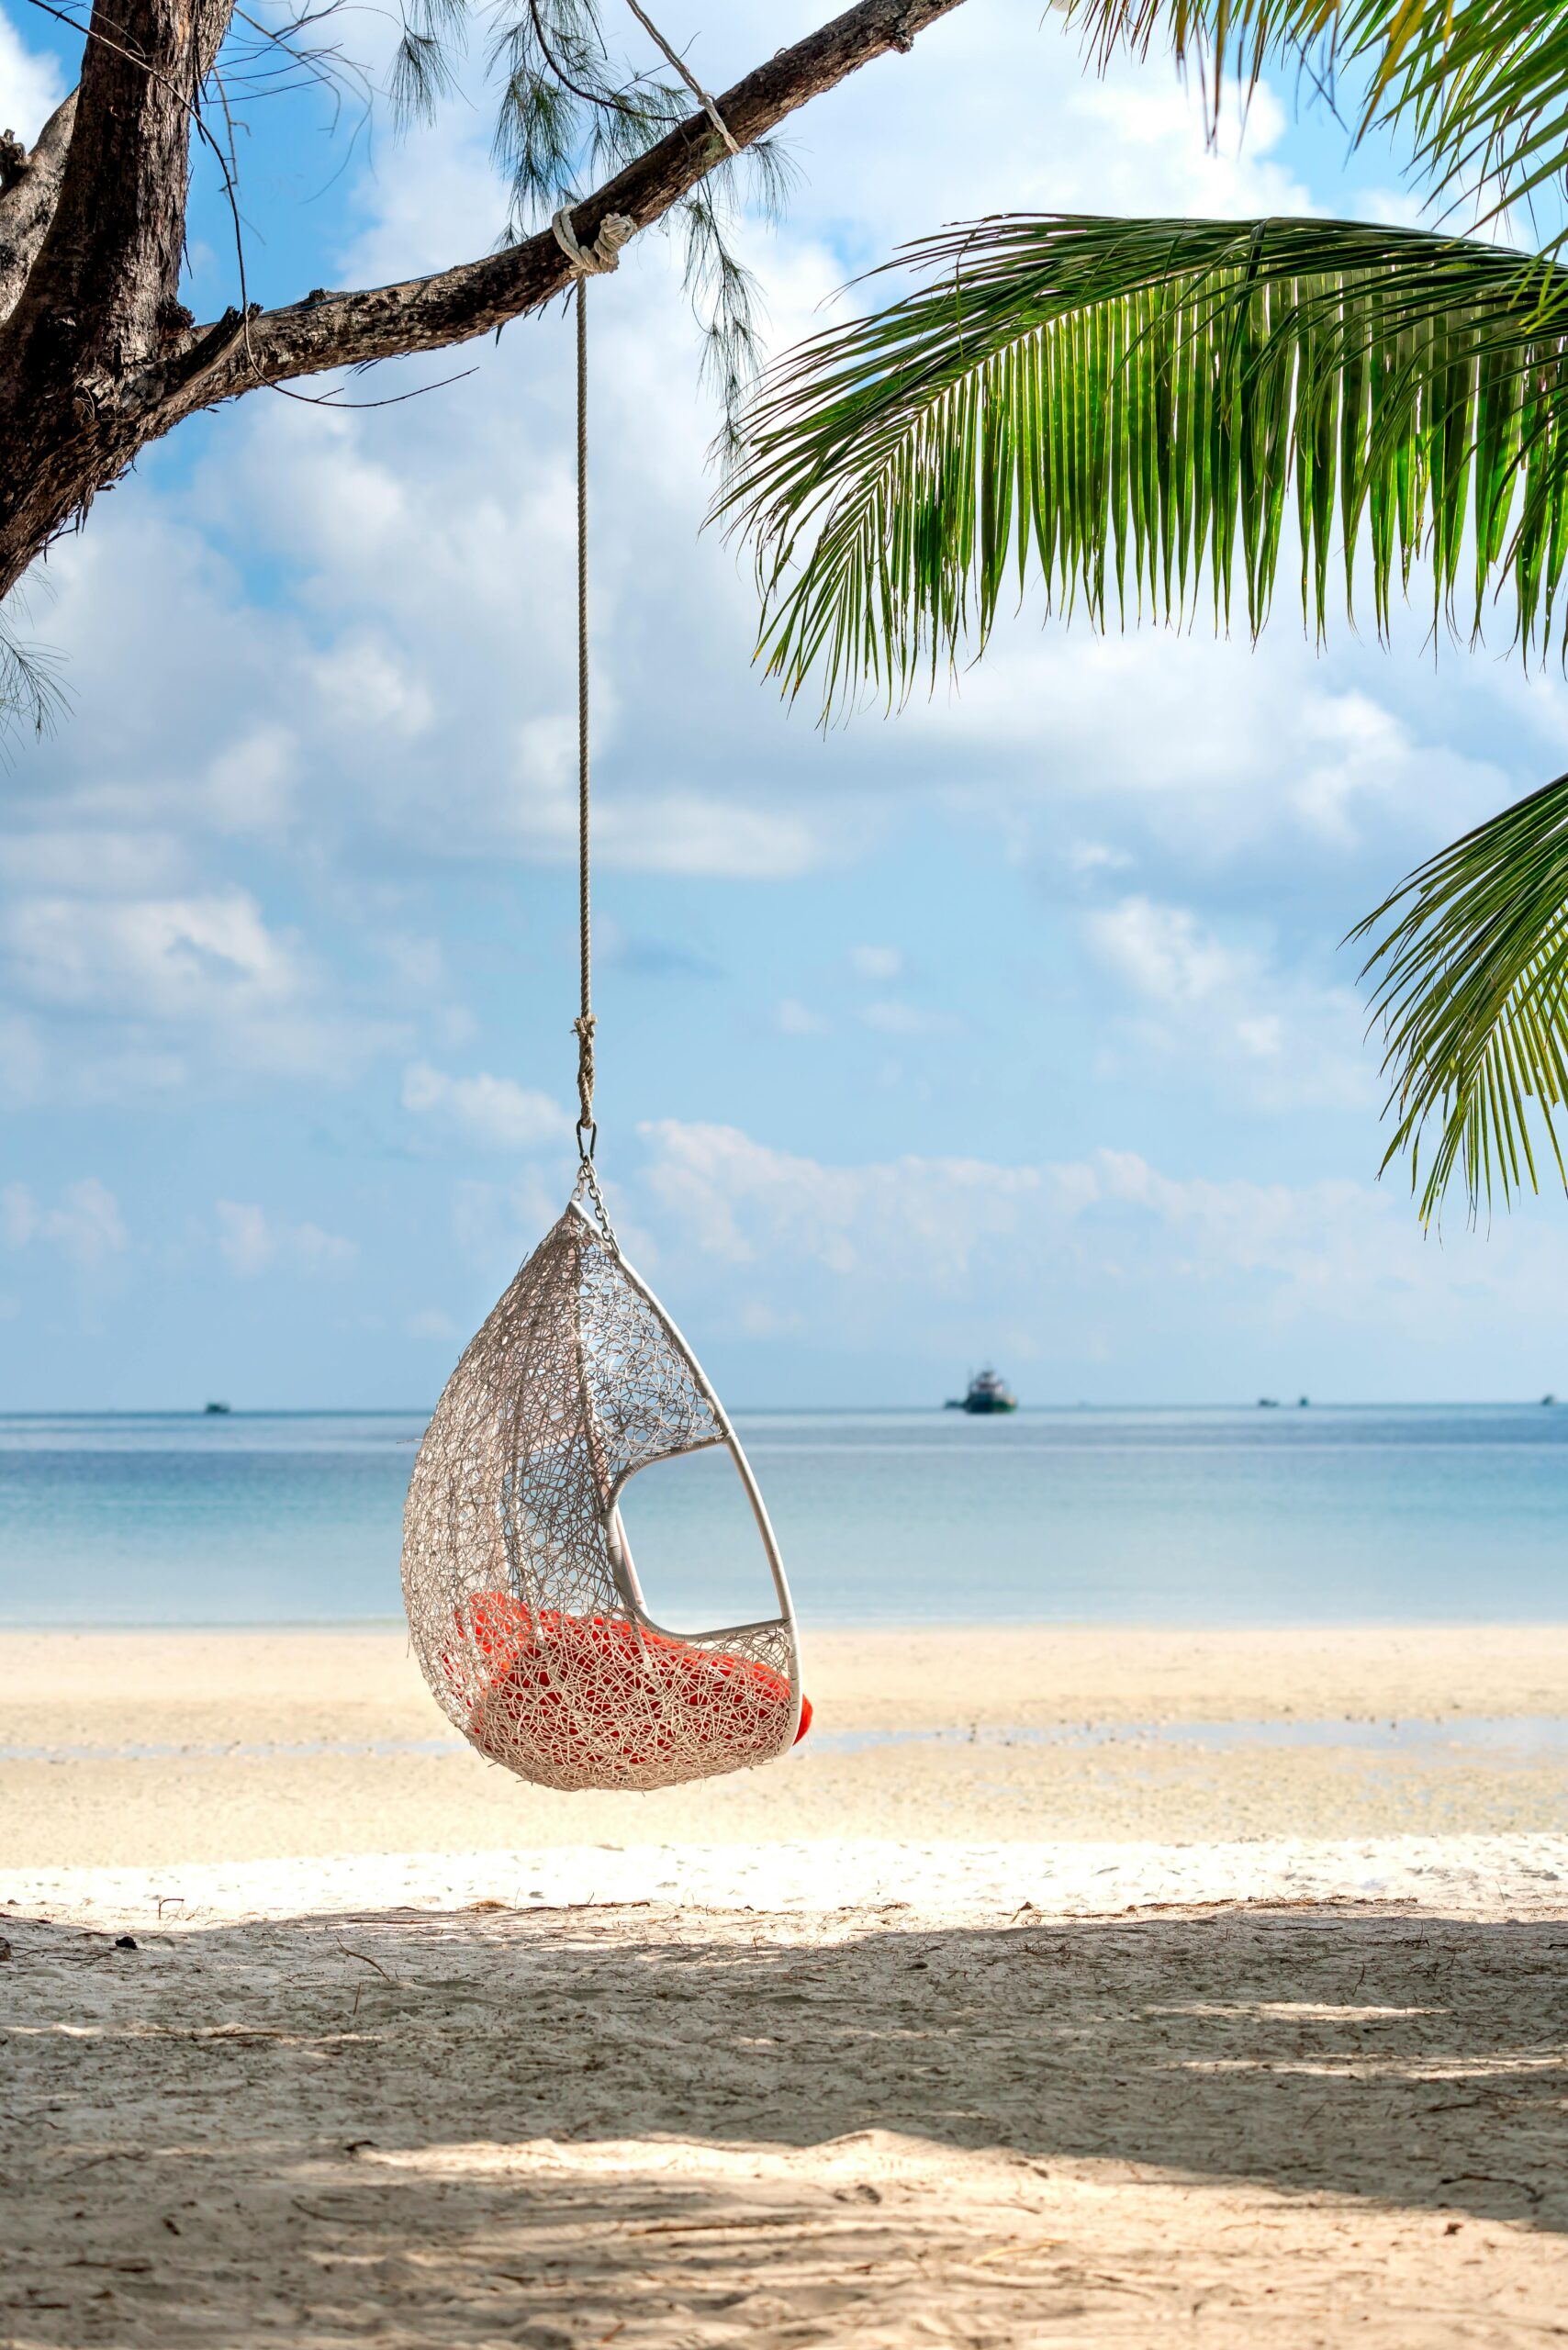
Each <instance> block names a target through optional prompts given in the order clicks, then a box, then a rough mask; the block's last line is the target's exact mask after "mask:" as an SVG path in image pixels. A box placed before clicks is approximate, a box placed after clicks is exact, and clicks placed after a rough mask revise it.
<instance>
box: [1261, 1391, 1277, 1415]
mask: <svg viewBox="0 0 1568 2350" xmlns="http://www.w3.org/2000/svg"><path fill="white" fill-rule="evenodd" d="M1279 1408H1280V1399H1279V1397H1278V1396H1277V1395H1260V1396H1259V1398H1258V1409H1259V1410H1260V1412H1277V1411H1278V1410H1279Z"/></svg>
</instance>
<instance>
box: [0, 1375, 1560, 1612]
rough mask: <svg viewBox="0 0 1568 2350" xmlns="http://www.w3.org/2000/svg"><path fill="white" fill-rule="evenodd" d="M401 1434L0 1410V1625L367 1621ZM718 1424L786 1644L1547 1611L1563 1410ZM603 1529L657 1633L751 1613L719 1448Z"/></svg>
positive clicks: (402, 1467) (1036, 1415) (368, 1428)
mask: <svg viewBox="0 0 1568 2350" xmlns="http://www.w3.org/2000/svg"><path fill="white" fill-rule="evenodd" d="M423 1419H424V1416H423V1415H422V1414H408V1415H399V1414H395V1413H319V1414H315V1413H311V1414H285V1413H277V1414H271V1413H245V1414H241V1413H235V1414H233V1415H230V1416H212V1417H207V1416H203V1415H200V1414H196V1415H189V1414H173V1413H171V1414H136V1415H132V1414H123V1415H122V1414H115V1415H104V1416H19V1415H13V1416H5V1417H0V1622H5V1623H8V1624H11V1625H21V1624H74V1625H84V1626H85V1625H114V1624H148V1623H164V1624H171V1623H185V1624H240V1623H248V1624H263V1623H274V1624H279V1623H310V1622H343V1621H353V1620H366V1619H375V1618H391V1617H395V1616H396V1615H397V1614H398V1609H399V1604H400V1603H399V1593H398V1539H399V1517H400V1513H401V1508H402V1498H403V1491H404V1488H405V1486H406V1484H407V1483H408V1477H409V1469H410V1467H411V1466H412V1462H413V1458H414V1446H415V1444H416V1443H417V1441H418V1438H419V1436H420V1431H421V1429H422V1427H423ZM738 1424H739V1427H740V1433H741V1436H742V1439H743V1441H744V1442H745V1446H746V1448H747V1450H748V1451H749V1453H750V1455H751V1459H752V1461H753V1465H754V1467H755V1468H756V1472H757V1475H758V1478H759V1480H760V1481H761V1483H762V1486H763V1488H764V1491H765V1493H766V1494H767V1501H768V1505H769V1508H770V1510H771V1512H772V1515H773V1517H774V1521H775V1523H776V1525H777V1527H778V1533H779V1537H780V1539H781V1542H782V1544H783V1548H784V1554H785V1558H786V1561H787V1563H788V1565H789V1568H790V1575H791V1579H792V1581H793V1583H794V1586H795V1591H796V1595H797V1599H798V1601H799V1603H800V1606H801V1610H802V1613H803V1614H804V1615H806V1616H807V1617H809V1618H811V1619H812V1620H813V1621H815V1622H818V1623H826V1624H832V1623H838V1624H846V1623H868V1624H870V1623H883V1624H896V1623H912V1624H918V1623H940V1622H969V1623H974V1622H1026V1621H1035V1622H1041V1621H1045V1622H1049V1621H1057V1622H1065V1621H1081V1622H1111V1623H1114V1622H1126V1623H1137V1622H1152V1623H1168V1624H1180V1623H1194V1624H1196V1623H1203V1624H1227V1623H1228V1624H1258V1625H1265V1624H1272V1623H1287V1622H1312V1621H1316V1622H1320V1623H1321V1622H1347V1623H1348V1622H1354V1621H1361V1622H1367V1621H1372V1622H1378V1621H1387V1622H1398V1621H1405V1622H1417V1621H1428V1622H1432V1621H1454V1620H1473V1621H1484V1620H1492V1621H1506V1620H1514V1621H1528V1620H1530V1619H1532V1618H1542V1619H1544V1618H1553V1619H1556V1618H1561V1617H1563V1616H1564V1614H1568V1410H1547V1409H1542V1408H1541V1407H1540V1405H1530V1406H1511V1405H1486V1406H1479V1407H1460V1406H1421V1407H1411V1408H1398V1409H1395V1408H1389V1407H1383V1406H1378V1407H1371V1406H1366V1407H1341V1406H1329V1407H1325V1406H1319V1405H1315V1406H1313V1407H1312V1408H1311V1409H1310V1410H1305V1411H1302V1410H1296V1409H1290V1410H1283V1411H1269V1412H1263V1411H1257V1410H1242V1409H1215V1410H1182V1411H1175V1410H1163V1411H1160V1410H1149V1411H1115V1412H1107V1411H1060V1412H1043V1411H1042V1412H1032V1411H1025V1412H1020V1413H1019V1414H1017V1415H1016V1416H1014V1417H1012V1418H1006V1419H994V1420H983V1419H982V1420H970V1419H968V1418H966V1417H964V1416H962V1415H960V1414H958V1413H942V1412H929V1413H916V1412H857V1413H832V1414H829V1413H795V1412H790V1413H785V1412H768V1413H751V1414H744V1415H741V1416H740V1417H739V1423H738ZM626 1508H627V1517H628V1521H629V1524H630V1526H631V1529H632V1534H633V1542H634V1544H635V1547H636V1550H637V1555H638V1559H639V1562H640V1565H641V1568H642V1571H643V1576H644V1584H645V1587H646V1589H647V1592H648V1595H649V1600H650V1605H651V1606H653V1608H654V1610H655V1614H658V1615H660V1616H661V1617H663V1618H664V1619H665V1620H666V1621H668V1622H672V1623H675V1624H687V1625H692V1624H698V1623H712V1622H715V1621H725V1622H733V1621H735V1620H737V1619H738V1618H739V1617H743V1616H745V1615H746V1614H748V1613H752V1612H762V1611H763V1610H764V1609H765V1608H766V1606H767V1589H766V1584H765V1582H764V1580H763V1578H762V1575H761V1572H760V1569H759V1567H758V1566H757V1563H756V1552H755V1541H754V1538H753V1536H752V1533H751V1529H750V1527H749V1522H748V1521H747V1519H746V1517H745V1510H744V1505H742V1503H741V1500H740V1496H739V1494H738V1492H737V1490H736V1488H735V1486H734V1479H733V1476H732V1474H731V1472H730V1471H729V1467H728V1463H727V1461H726V1460H724V1459H723V1458H722V1456H720V1455H706V1456H702V1457H700V1458H699V1459H697V1460H690V1461H687V1462H683V1463H679V1464H676V1465H674V1466H673V1467H671V1468H668V1469H662V1468H661V1469H657V1470H654V1471H651V1472H646V1474H645V1475H644V1477H643V1478H641V1479H639V1480H636V1481H634V1483H633V1487H632V1489H631V1490H630V1493H629V1494H628V1497H627V1505H626ZM737 1562H741V1563H740V1564H739V1565H737Z"/></svg>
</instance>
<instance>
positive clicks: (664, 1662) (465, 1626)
mask: <svg viewBox="0 0 1568 2350" xmlns="http://www.w3.org/2000/svg"><path fill="white" fill-rule="evenodd" d="M465 1618H466V1621H465ZM456 1623H457V1628H458V1630H459V1631H460V1632H462V1633H465V1636H466V1639H467V1640H468V1641H469V1643H470V1644H471V1646H472V1648H474V1649H476V1650H477V1651H478V1653H479V1655H480V1656H481V1657H482V1658H483V1659H484V1661H485V1665H486V1667H487V1677H486V1681H485V1685H484V1687H483V1688H482V1689H481V1690H480V1691H479V1693H478V1695H476V1696H475V1697H473V1698H472V1699H471V1700H470V1707H469V1712H470V1720H469V1729H470V1735H471V1736H472V1738H473V1740H474V1742H475V1744H476V1746H478V1747H479V1748H480V1750H481V1751H483V1752H485V1753H488V1754H493V1755H495V1756H496V1758H497V1759H498V1760H499V1761H505V1760H507V1759H508V1757H509V1754H510V1753H511V1752H513V1751H515V1750H516V1749H517V1748H518V1747H520V1746H521V1747H523V1748H525V1749H528V1750H530V1751H532V1752H533V1753H535V1754H536V1755H538V1756H539V1757H540V1758H541V1759H542V1760H547V1761H552V1762H555V1763H556V1764H557V1765H559V1766H561V1767H562V1768H566V1769H570V1770H572V1771H574V1772H577V1771H590V1772H593V1773H594V1774H596V1775H603V1776H605V1777H608V1778H610V1779H614V1778H619V1777H622V1776H626V1777H630V1776H631V1775H633V1774H634V1773H635V1772H636V1771H637V1770H638V1769H639V1768H642V1767H645V1766H646V1765H647V1764H648V1763H650V1762H656V1761H657V1760H658V1759H659V1758H660V1757H661V1756H663V1755H666V1754H668V1753H669V1752H670V1751H671V1750H672V1749H673V1748H674V1746H675V1744H676V1734H675V1733H674V1731H673V1730H672V1729H671V1727H670V1723H669V1719H668V1716H667V1704H668V1699H669V1698H670V1697H671V1696H672V1695H673V1696H674V1697H675V1698H676V1700H677V1702H678V1705H679V1706H680V1707H682V1708H683V1709H684V1712H685V1719H684V1721H683V1722H682V1725H681V1735H680V1744H681V1745H682V1746H685V1745H687V1744H689V1743H690V1744H695V1745H696V1746H698V1747H699V1748H705V1749H711V1748H717V1749H720V1750H722V1749H724V1748H726V1747H728V1748H732V1749H733V1750H734V1758H735V1761H736V1762H737V1763H742V1762H745V1761H746V1760H747V1759H748V1758H749V1757H751V1756H753V1755H755V1754H756V1751H757V1750H758V1748H759V1747H760V1748H762V1749H764V1750H766V1749H767V1747H768V1746H769V1745H771V1744H772V1743H774V1738H775V1737H776V1731H775V1732H774V1734H773V1735H772V1736H770V1721H769V1718H770V1717H775V1718H776V1717H777V1716H778V1715H779V1714H781V1713H786V1712H787V1711H788V1710H789V1707H790V1702H791V1701H790V1684H789V1682H788V1681H787V1680H786V1678H785V1676H784V1675H783V1674H782V1673H777V1672H775V1671H774V1669H773V1668H772V1666H771V1665H767V1664H761V1663H759V1662H757V1661H756V1658H755V1657H746V1656H734V1655H729V1654H726V1653H724V1652H723V1651H713V1650H711V1649H705V1648H700V1647H698V1646H697V1645H696V1644H695V1643H694V1642H692V1641H689V1640H680V1639H674V1638H673V1637H672V1636H671V1635H670V1634H668V1633H666V1632H653V1631H648V1630H646V1629H645V1628H640V1627H638V1626H637V1625H635V1624H633V1623H631V1622H629V1621H628V1620H627V1619H626V1618H625V1617H616V1616H568V1615H566V1614H565V1613H564V1612H562V1611H561V1610H560V1609H557V1608H543V1609H542V1610H541V1611H540V1612H539V1614H538V1615H537V1616H536V1617H530V1615H529V1613H528V1610H527V1609H526V1608H524V1607H522V1606H520V1605H519V1603H518V1602H517V1601H516V1600H515V1599H513V1597H512V1596H511V1594H510V1592H503V1591H487V1592H481V1593H480V1594H479V1595H478V1596H477V1597H476V1598H475V1599H473V1600H471V1601H470V1602H469V1604H468V1606H467V1608H466V1609H465V1610H459V1612H458V1615H457V1617H456ZM446 1664H447V1670H448V1672H449V1673H450V1674H451V1676H452V1678H453V1680H454V1682H456V1683H457V1684H459V1685H460V1686H461V1685H463V1684H465V1683H466V1682H467V1681H468V1679H469V1675H468V1674H467V1673H464V1672H463V1671H462V1670H461V1669H460V1666H459V1663H458V1661H457V1660H456V1659H454V1658H451V1657H449V1658H448V1659H447V1660H446ZM811 1718H812V1708H811V1704H810V1701H809V1700H807V1699H805V1698H802V1700H801V1720H800V1727H799V1729H797V1730H796V1733H795V1739H796V1742H797V1743H799V1741H800V1740H801V1739H802V1738H804V1736H805V1734H806V1731H807V1729H808V1728H809V1726H810V1723H811Z"/></svg>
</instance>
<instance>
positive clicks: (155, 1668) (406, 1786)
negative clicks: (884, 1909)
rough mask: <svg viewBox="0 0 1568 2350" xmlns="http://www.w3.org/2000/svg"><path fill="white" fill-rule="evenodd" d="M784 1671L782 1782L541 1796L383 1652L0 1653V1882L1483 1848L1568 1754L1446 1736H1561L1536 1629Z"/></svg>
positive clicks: (301, 1640)
mask: <svg viewBox="0 0 1568 2350" xmlns="http://www.w3.org/2000/svg"><path fill="white" fill-rule="evenodd" d="M807 1667H808V1673H807V1679H808V1686H809V1687H810V1689H811V1692H812V1699H813V1703H814V1705H815V1707H816V1728H815V1731H814V1733H813V1735H812V1737H811V1738H810V1739H808V1740H807V1741H806V1743H805V1744H804V1745H803V1746H802V1747H801V1748H800V1749H798V1750H797V1751H796V1752H795V1753H794V1754H793V1755H791V1756H790V1758H789V1759H788V1760H787V1761H785V1762H779V1763H777V1764H774V1765H771V1766H770V1767H769V1768H767V1769H766V1770H763V1771H757V1772H750V1773H745V1774H741V1775H739V1776H737V1777H734V1778H729V1779H722V1780H711V1781H708V1782H706V1783H704V1784H702V1785H699V1786H697V1787H694V1788H670V1789H666V1790H662V1791H660V1792H659V1793H657V1794H653V1795H645V1796H612V1795H606V1796H560V1795H554V1794H550V1793H548V1792H543V1791H541V1790H538V1789H535V1788H531V1787H527V1786H524V1785H522V1784H521V1782H519V1781H517V1780H515V1779H512V1778H511V1777H510V1776H509V1775H508V1774H506V1773H504V1772H502V1771H500V1770H498V1769H497V1768H496V1767H495V1766H493V1765H491V1764H488V1763H486V1762H483V1761H481V1760H480V1758H479V1757H478V1756H477V1755H476V1754H474V1753H473V1752H472V1751H470V1750H469V1749H468V1748H467V1747H465V1745H464V1743H463V1742H462V1740H460V1739H459V1738H458V1737H457V1736H456V1734H455V1733H454V1731H453V1730H452V1729H450V1726H449V1725H448V1724H447V1722H446V1721H445V1719H444V1718H443V1717H442V1714H441V1713H440V1712H439V1710H438V1709H437V1707H435V1705H434V1703H433V1701H432V1700H431V1697H430V1695H429V1693H428V1692H427V1691H426V1689H425V1687H424V1684H423V1683H422V1682H421V1680H420V1675H419V1672H418V1669H417V1667H416V1666H415V1665H414V1663H413V1662H412V1661H411V1659H410V1657H409V1653H408V1647H407V1642H406V1640H405V1639H404V1637H403V1635H402V1633H401V1632H400V1631H393V1630H364V1631H342V1632H326V1633H323V1632H257V1633H231V1632H217V1633H198V1632H178V1633H152V1632H147V1633H127V1634H75V1633H63V1632H62V1633H6V1634H0V1692H3V1697H0V1820H3V1821H4V1823H5V1824H4V1830H3V1839H0V1860H4V1862H6V1863H10V1864H12V1865H25V1866H28V1867H35V1868H44V1867H50V1866H54V1867H73V1866H74V1867H92V1866H109V1867H113V1866H117V1865H126V1864H131V1865H137V1864H140V1863H167V1862H171V1861H175V1860H208V1861H241V1860H251V1859H256V1860H261V1859H271V1858H282V1857H287V1856H291V1855H294V1856H308V1855H311V1854H327V1853H337V1852H465V1851H472V1850H476V1849H477V1850H487V1851H488V1850H491V1849H494V1848H496V1847H499V1846H506V1845H522V1846H526V1847H529V1848H533V1847H536V1846H547V1845H565V1844H578V1843H585V1844H614V1845H623V1844H659V1843H666V1842H678V1843H706V1842H711V1843H721V1844H750V1843H755V1842H757V1841H766V1842H773V1841H799V1840H802V1839H811V1838H817V1837H845V1836H858V1837H867V1836H869V1837H896V1838H905V1839H914V1840H917V1841H933V1840H943V1839H951V1838H958V1839H959V1840H962V1841H977V1840H978V1841H991V1840H993V1839H1012V1838H1017V1839H1020V1840H1024V1841H1039V1840H1041V1839H1048V1838H1056V1837H1062V1838H1070V1839H1075V1840H1079V1839H1090V1840H1101V1839H1106V1838H1111V1839H1120V1838H1126V1839H1128V1840H1130V1841H1153V1840H1157V1839H1166V1840H1170V1839H1176V1840H1182V1839H1189V1840H1190V1839H1199V1840H1202V1839H1212V1838H1215V1837H1220V1838H1225V1837H1237V1836H1251V1835H1271V1836H1278V1835H1306V1836H1314V1835H1316V1836H1322V1835H1329V1836H1333V1835H1353V1834H1357V1833H1361V1834H1372V1835H1398V1834H1404V1833H1408V1832H1417V1833H1428V1832H1431V1831H1434V1830H1440V1831H1442V1832H1448V1833H1466V1832H1471V1831H1485V1832H1502V1831H1508V1830H1519V1829H1541V1830H1546V1829H1551V1828H1552V1827H1554V1826H1556V1825H1558V1824H1559V1823H1560V1822H1562V1820H1563V1819H1564V1818H1565V1817H1568V1805H1565V1799H1568V1738H1564V1739H1563V1740H1562V1742H1559V1743H1556V1744H1554V1743H1553V1742H1552V1740H1551V1739H1550V1738H1549V1737H1542V1738H1536V1737H1533V1736H1532V1735H1530V1734H1529V1733H1528V1731H1526V1730H1524V1729H1521V1731H1520V1734H1519V1735H1518V1738H1516V1739H1512V1740H1509V1739H1507V1738H1506V1737H1504V1738H1502V1739H1501V1740H1500V1739H1499V1736H1498V1733H1497V1730H1496V1729H1495V1728H1493V1729H1487V1730H1478V1729H1476V1728H1475V1727H1474V1726H1475V1725H1477V1724H1481V1725H1486V1724H1491V1725H1496V1724H1498V1723H1506V1722H1507V1721H1508V1720H1510V1719H1512V1720H1514V1721H1517V1722H1519V1723H1521V1724H1528V1723H1529V1721H1530V1720H1531V1719H1532V1718H1539V1719H1540V1720H1541V1721H1543V1722H1545V1723H1548V1724H1551V1723H1553V1722H1556V1723H1565V1722H1568V1628H1564V1627H1562V1626H1548V1627H1539V1626H1538V1627H1528V1626H1527V1627H1520V1628H1514V1627H1496V1626H1481V1627H1475V1626H1467V1627H1463V1628H1452V1629H1449V1628H1437V1629H1424V1630H1415V1631H1413V1630H1410V1629H1408V1628H1405V1629H1399V1630H1390V1631H1379V1630H1375V1629H1372V1630H1369V1629H1366V1628H1356V1629H1354V1630H1348V1631H1331V1632H1323V1631H1311V1632H1279V1631H1271V1632H1203V1633H1199V1632H1161V1631H1152V1630H1147V1629H1138V1630H1114V1629H1103V1628H1092V1629H1091V1628H1069V1629H1065V1630H1027V1631H1018V1630H1012V1631H1003V1632H992V1631H958V1632H935V1631H932V1632H909V1633H901V1632H875V1633H868V1634H865V1635H850V1634H846V1633H830V1634H825V1635H821V1636H819V1637H818V1638H817V1639H814V1640H813V1641H812V1644H811V1646H810V1649H809V1651H808V1656H807ZM1391 1722H1394V1723H1398V1724H1401V1725H1403V1726H1404V1729H1403V1731H1402V1733H1401V1735H1402V1737H1403V1738H1404V1740H1405V1741H1406V1742H1405V1743H1403V1744H1391V1743H1390V1732H1389V1728H1388V1726H1389V1724H1390V1723H1391ZM1252 1724H1256V1725H1258V1726H1259V1734H1258V1735H1255V1736H1252V1735H1249V1733H1248V1726H1249V1725H1252ZM1412 1725H1416V1726H1417V1730H1416V1732H1415V1733H1414V1734H1413V1733H1412V1730H1411V1726H1412Z"/></svg>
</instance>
